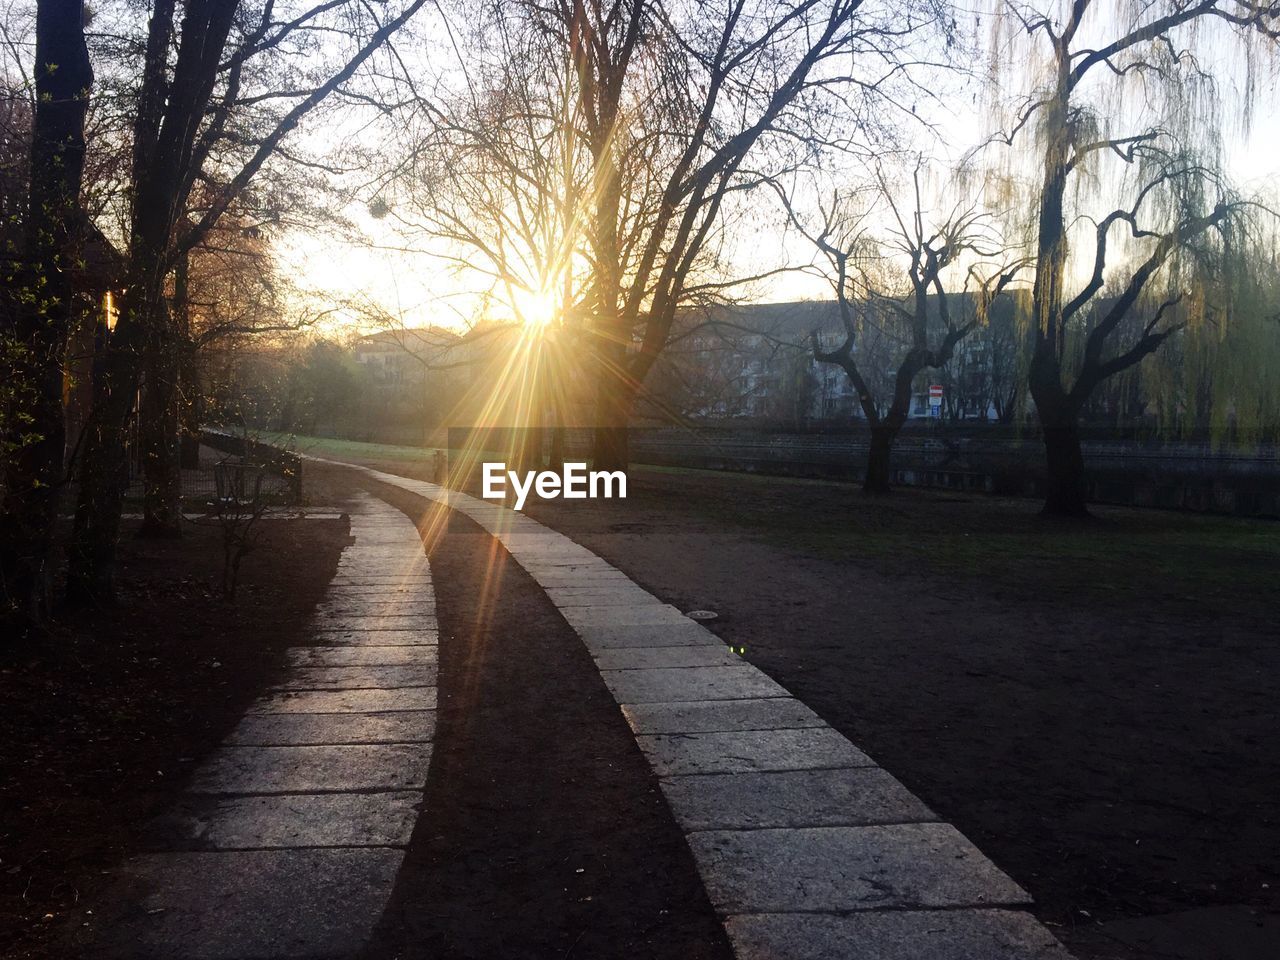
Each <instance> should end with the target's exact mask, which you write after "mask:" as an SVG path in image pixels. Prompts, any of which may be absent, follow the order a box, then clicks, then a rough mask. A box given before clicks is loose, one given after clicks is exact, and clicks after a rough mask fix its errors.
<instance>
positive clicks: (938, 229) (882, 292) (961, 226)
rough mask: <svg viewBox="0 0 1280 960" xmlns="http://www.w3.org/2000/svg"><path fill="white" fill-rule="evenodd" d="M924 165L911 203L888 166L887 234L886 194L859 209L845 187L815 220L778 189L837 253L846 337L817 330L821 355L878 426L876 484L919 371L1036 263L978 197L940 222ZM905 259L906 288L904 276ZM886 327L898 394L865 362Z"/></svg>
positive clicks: (884, 186)
mask: <svg viewBox="0 0 1280 960" xmlns="http://www.w3.org/2000/svg"><path fill="white" fill-rule="evenodd" d="M920 174H921V168H920V166H919V165H917V166H916V168H915V171H914V173H913V176H912V178H911V185H912V190H913V196H912V202H913V206H912V207H911V208H910V211H909V212H908V210H907V209H906V208H905V207H904V206H902V205H901V204H900V203H899V202H898V201H897V200H896V199H895V198H894V194H895V193H896V190H895V188H894V187H893V186H892V185H891V184H890V183H889V182H888V181H887V180H886V179H885V177H884V176H883V174H879V175H878V184H879V191H878V193H879V199H881V200H882V201H883V205H884V206H885V207H886V208H887V211H888V214H889V218H888V219H889V220H890V222H892V224H894V229H893V230H892V231H891V233H890V236H889V238H888V239H887V240H883V241H882V240H879V239H877V238H876V236H875V232H874V229H873V228H872V227H871V226H870V223H871V220H872V217H873V216H874V215H875V214H876V212H877V210H878V207H879V206H880V205H879V204H878V203H871V204H865V205H863V206H862V207H861V209H858V207H857V206H854V207H853V208H852V209H851V204H858V203H861V202H862V201H860V200H859V199H857V195H856V194H855V195H854V197H853V198H852V199H851V198H850V197H848V196H846V197H841V196H840V194H839V193H838V192H837V193H836V194H834V195H833V197H832V199H831V201H830V202H829V203H826V204H823V203H819V204H818V209H819V223H818V226H817V228H816V229H814V228H811V227H809V226H807V225H806V224H805V221H804V217H803V216H802V215H801V214H800V213H799V212H798V211H797V208H796V204H795V203H794V202H793V201H792V200H791V198H789V197H788V196H787V194H786V193H785V192H784V191H783V190H782V189H781V188H776V189H777V192H778V194H779V196H780V197H781V198H782V200H783V203H784V204H785V205H786V207H787V210H788V212H789V214H790V216H791V221H792V223H793V224H794V225H795V226H796V227H797V229H799V230H800V232H801V233H802V234H804V236H806V237H807V238H808V239H809V240H810V242H812V243H813V244H814V246H815V247H816V248H817V249H818V250H819V251H820V252H821V254H822V256H823V257H824V258H825V260H826V261H827V265H828V273H827V276H828V279H829V280H830V282H831V286H832V289H833V290H834V291H835V294H836V301H837V303H838V305H839V308H840V311H839V312H840V323H841V327H842V336H841V339H840V341H839V343H838V344H837V345H836V346H835V347H833V348H830V349H828V348H827V347H825V346H824V345H823V344H822V342H821V341H820V340H819V337H818V334H817V332H816V331H815V332H814V334H813V337H812V344H813V355H814V358H815V359H816V360H817V361H818V362H819V363H829V364H834V365H835V366H838V367H840V368H841V369H842V370H843V371H844V372H845V375H846V376H847V377H848V378H849V382H850V383H851V384H852V385H853V388H854V390H855V391H856V392H857V396H858V403H859V406H860V407H861V409H862V415H863V417H864V418H865V419H866V421H867V424H868V426H869V427H870V431H871V445H870V449H869V451H868V455H867V470H866V475H865V478H864V480H863V490H865V491H866V492H867V493H874V494H883V493H888V492H889V489H890V477H891V472H890V458H891V454H892V451H893V443H894V441H895V440H896V439H897V436H898V431H899V430H901V429H902V425H903V424H904V423H905V422H906V419H907V417H908V416H909V415H910V413H911V400H912V395H913V392H914V389H915V383H916V378H917V377H918V376H919V374H920V373H921V372H922V371H924V370H928V369H936V368H939V367H942V366H944V365H945V364H947V363H948V362H949V361H950V360H951V358H952V355H953V354H954V352H955V348H956V344H958V343H959V342H960V341H961V340H962V339H963V338H964V337H966V336H968V335H969V333H970V332H972V331H973V330H974V329H975V328H976V327H977V326H978V325H979V324H981V323H984V322H985V321H986V316H987V312H988V309H989V307H990V305H991V302H992V301H993V300H994V299H995V298H996V297H997V296H999V295H1000V294H1001V293H1002V292H1004V290H1005V288H1006V287H1007V286H1008V285H1009V284H1011V283H1013V282H1014V281H1015V280H1016V279H1017V277H1018V274H1019V273H1020V272H1021V270H1022V269H1023V268H1024V267H1025V266H1026V265H1027V264H1026V261H1025V259H1018V258H1016V257H1015V258H1008V257H1007V255H1006V251H1005V250H1004V248H1003V244H1002V243H1001V242H1000V240H999V238H998V237H996V236H994V235H993V233H992V231H991V227H990V224H989V218H987V217H986V216H984V215H983V214H982V213H981V212H979V209H978V205H977V204H976V203H960V204H957V205H956V206H954V207H953V208H952V209H951V210H950V212H949V213H947V214H946V215H945V216H944V217H942V218H940V220H939V222H938V223H937V224H936V225H935V224H932V223H930V218H929V216H928V214H927V213H926V212H925V210H924V204H923V200H922V196H921V189H920ZM899 266H900V267H901V269H902V274H903V276H904V277H905V290H902V286H901V285H900V284H898V283H896V282H895V281H896V280H897V277H896V276H895V274H896V272H897V268H898V267H899ZM886 274H887V276H886ZM956 274H959V277H960V283H959V286H958V289H957V286H956V284H955V275H956ZM895 287H897V288H898V289H897V290H895V289H894V288H895ZM899 291H901V292H899ZM935 320H936V323H935V322H934V321H935ZM876 332H878V333H879V334H880V335H882V336H884V337H887V338H888V339H889V340H891V341H895V342H896V343H897V344H898V349H897V350H896V351H894V352H895V353H896V354H897V356H896V364H893V365H891V364H885V365H884V366H885V367H886V368H887V369H892V370H893V373H892V387H891V390H890V392H889V395H888V396H885V395H884V394H883V392H881V391H878V390H876V389H875V388H874V386H873V383H872V382H871V378H870V377H869V376H868V371H867V369H865V353H866V352H867V351H866V349H865V345H864V344H865V342H866V341H867V340H869V339H871V336H872V335H873V334H874V333H876ZM860 355H862V356H863V358H864V359H863V360H861V361H860Z"/></svg>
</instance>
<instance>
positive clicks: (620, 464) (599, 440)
mask: <svg viewBox="0 0 1280 960" xmlns="http://www.w3.org/2000/svg"><path fill="white" fill-rule="evenodd" d="M634 402H635V392H634V390H633V389H632V388H631V386H630V384H628V383H626V382H625V381H624V380H623V379H622V377H621V376H620V375H619V373H618V372H617V370H616V369H614V370H607V371H605V373H604V374H603V377H602V379H601V381H600V384H599V386H598V388H597V394H596V422H595V431H594V435H593V437H592V453H591V459H592V464H593V466H594V467H595V469H597V470H626V469H627V467H629V466H630V465H631V443H630V440H631V437H630V430H629V424H630V421H631V407H632V405H633V404H634Z"/></svg>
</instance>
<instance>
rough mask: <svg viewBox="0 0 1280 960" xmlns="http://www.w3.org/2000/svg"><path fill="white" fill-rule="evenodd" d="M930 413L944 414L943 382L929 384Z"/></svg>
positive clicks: (934, 414)
mask: <svg viewBox="0 0 1280 960" xmlns="http://www.w3.org/2000/svg"><path fill="white" fill-rule="evenodd" d="M929 415H930V416H932V417H937V416H941V415H942V384H940V383H931V384H929Z"/></svg>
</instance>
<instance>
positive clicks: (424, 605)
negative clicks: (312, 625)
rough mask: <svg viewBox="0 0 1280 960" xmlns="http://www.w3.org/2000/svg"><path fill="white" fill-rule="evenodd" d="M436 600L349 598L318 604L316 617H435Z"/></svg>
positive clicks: (406, 596) (400, 597)
mask: <svg viewBox="0 0 1280 960" xmlns="http://www.w3.org/2000/svg"><path fill="white" fill-rule="evenodd" d="M435 611H436V604H435V600H433V599H432V598H431V597H425V598H423V597H417V596H411V595H408V594H406V595H403V596H392V597H347V598H344V599H341V600H325V601H323V602H322V603H318V604H316V609H315V616H316V617H318V618H321V619H324V618H326V617H334V616H344V617H388V616H400V617H423V616H427V617H430V616H434V615H435Z"/></svg>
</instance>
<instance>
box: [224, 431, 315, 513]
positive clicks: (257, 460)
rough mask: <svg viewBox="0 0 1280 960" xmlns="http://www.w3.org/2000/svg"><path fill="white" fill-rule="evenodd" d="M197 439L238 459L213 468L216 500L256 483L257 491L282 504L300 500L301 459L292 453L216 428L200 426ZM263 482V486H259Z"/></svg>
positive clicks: (235, 493) (238, 494) (243, 491)
mask: <svg viewBox="0 0 1280 960" xmlns="http://www.w3.org/2000/svg"><path fill="white" fill-rule="evenodd" d="M200 442H201V443H202V444H204V445H205V446H207V447H212V448H213V449H215V450H218V451H221V452H222V453H225V454H227V455H228V456H230V457H235V458H238V460H236V461H231V460H228V461H224V462H223V463H221V464H218V465H216V466H215V468H214V481H215V490H216V495H217V497H218V498H219V500H222V499H223V498H224V497H235V496H243V495H245V494H246V493H247V489H248V488H247V487H246V486H245V484H246V483H249V484H256V487H255V490H256V492H257V493H258V494H264V493H266V494H271V495H279V496H281V497H282V498H283V499H284V500H285V502H286V503H300V502H301V501H302V458H301V457H299V456H298V455H297V454H296V453H291V452H290V451H288V450H282V449H280V448H279V447H275V446H272V445H271V444H269V443H263V442H261V441H259V440H255V439H254V438H253V437H247V436H244V435H241V434H236V433H232V432H231V431H230V430H223V429H220V428H216V427H205V428H203V429H201V431H200ZM273 481H274V482H273ZM264 483H265V484H266V486H267V489H263V485H264ZM271 488H274V489H271Z"/></svg>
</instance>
